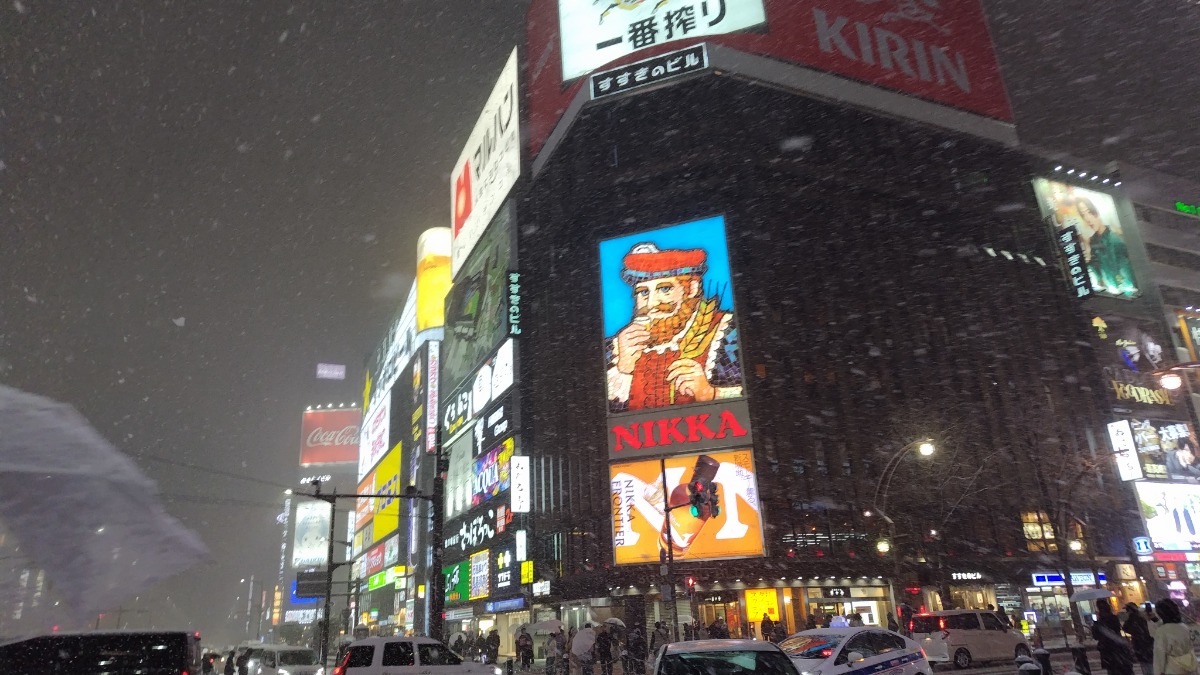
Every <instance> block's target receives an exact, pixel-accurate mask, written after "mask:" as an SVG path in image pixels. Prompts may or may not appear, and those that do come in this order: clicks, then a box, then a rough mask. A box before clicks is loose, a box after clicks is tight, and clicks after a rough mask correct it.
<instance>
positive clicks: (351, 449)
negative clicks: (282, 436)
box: [300, 408, 362, 466]
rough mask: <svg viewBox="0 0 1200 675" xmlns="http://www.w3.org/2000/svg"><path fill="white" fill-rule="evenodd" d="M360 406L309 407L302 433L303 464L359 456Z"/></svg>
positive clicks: (332, 462) (301, 462) (301, 452)
mask: <svg viewBox="0 0 1200 675" xmlns="http://www.w3.org/2000/svg"><path fill="white" fill-rule="evenodd" d="M361 421H362V413H361V412H360V411H359V409H358V408H346V409H336V410H309V411H307V412H305V413H304V422H303V424H302V425H301V433H300V466H310V465H313V464H338V463H341V462H354V461H357V460H358V429H359V424H360V423H361Z"/></svg>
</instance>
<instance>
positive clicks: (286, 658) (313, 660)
mask: <svg viewBox="0 0 1200 675" xmlns="http://www.w3.org/2000/svg"><path fill="white" fill-rule="evenodd" d="M316 664H317V655H316V653H315V652H313V650H311V649H289V650H287V651H285V652H279V665H281V666H315V665H316Z"/></svg>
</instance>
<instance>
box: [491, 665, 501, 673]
mask: <svg viewBox="0 0 1200 675" xmlns="http://www.w3.org/2000/svg"><path fill="white" fill-rule="evenodd" d="M501 672H503V671H501V670H500V667H499V666H497V667H495V668H492V675H500V673H501Z"/></svg>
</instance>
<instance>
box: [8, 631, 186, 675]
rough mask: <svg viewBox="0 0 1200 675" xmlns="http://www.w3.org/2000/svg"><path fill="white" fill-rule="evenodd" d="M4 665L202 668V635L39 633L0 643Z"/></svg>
mask: <svg viewBox="0 0 1200 675" xmlns="http://www.w3.org/2000/svg"><path fill="white" fill-rule="evenodd" d="M9 669H12V670H9ZM0 670H2V671H3V672H17V673H21V675H57V674H58V673H139V674H144V675H179V673H184V672H187V673H199V672H200V670H201V660H200V635H199V634H198V633H187V632H184V631H136V632H135V631H121V632H117V631H112V632H95V633H54V634H52V635H39V636H37V637H31V638H26V639H23V640H16V641H14V642H9V643H6V644H2V645H0Z"/></svg>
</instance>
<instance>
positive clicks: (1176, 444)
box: [1109, 419, 1200, 482]
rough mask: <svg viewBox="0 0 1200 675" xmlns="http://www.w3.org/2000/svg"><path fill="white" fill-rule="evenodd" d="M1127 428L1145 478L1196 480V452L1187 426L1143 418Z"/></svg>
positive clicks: (1199, 465)
mask: <svg viewBox="0 0 1200 675" xmlns="http://www.w3.org/2000/svg"><path fill="white" fill-rule="evenodd" d="M1109 426H1110V427H1111V425H1109ZM1129 426H1130V429H1131V432H1132V435H1133V444H1134V446H1135V447H1136V448H1137V457H1138V460H1139V462H1140V464H1141V468H1142V471H1143V472H1144V473H1145V477H1146V478H1150V479H1156V480H1174V481H1185V480H1186V481H1192V482H1196V481H1200V456H1198V455H1200V453H1198V452H1197V451H1196V447H1197V446H1196V431H1195V429H1193V428H1192V425H1191V424H1188V423H1187V422H1172V421H1169V420H1154V419H1146V420H1131V421H1130V422H1129Z"/></svg>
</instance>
